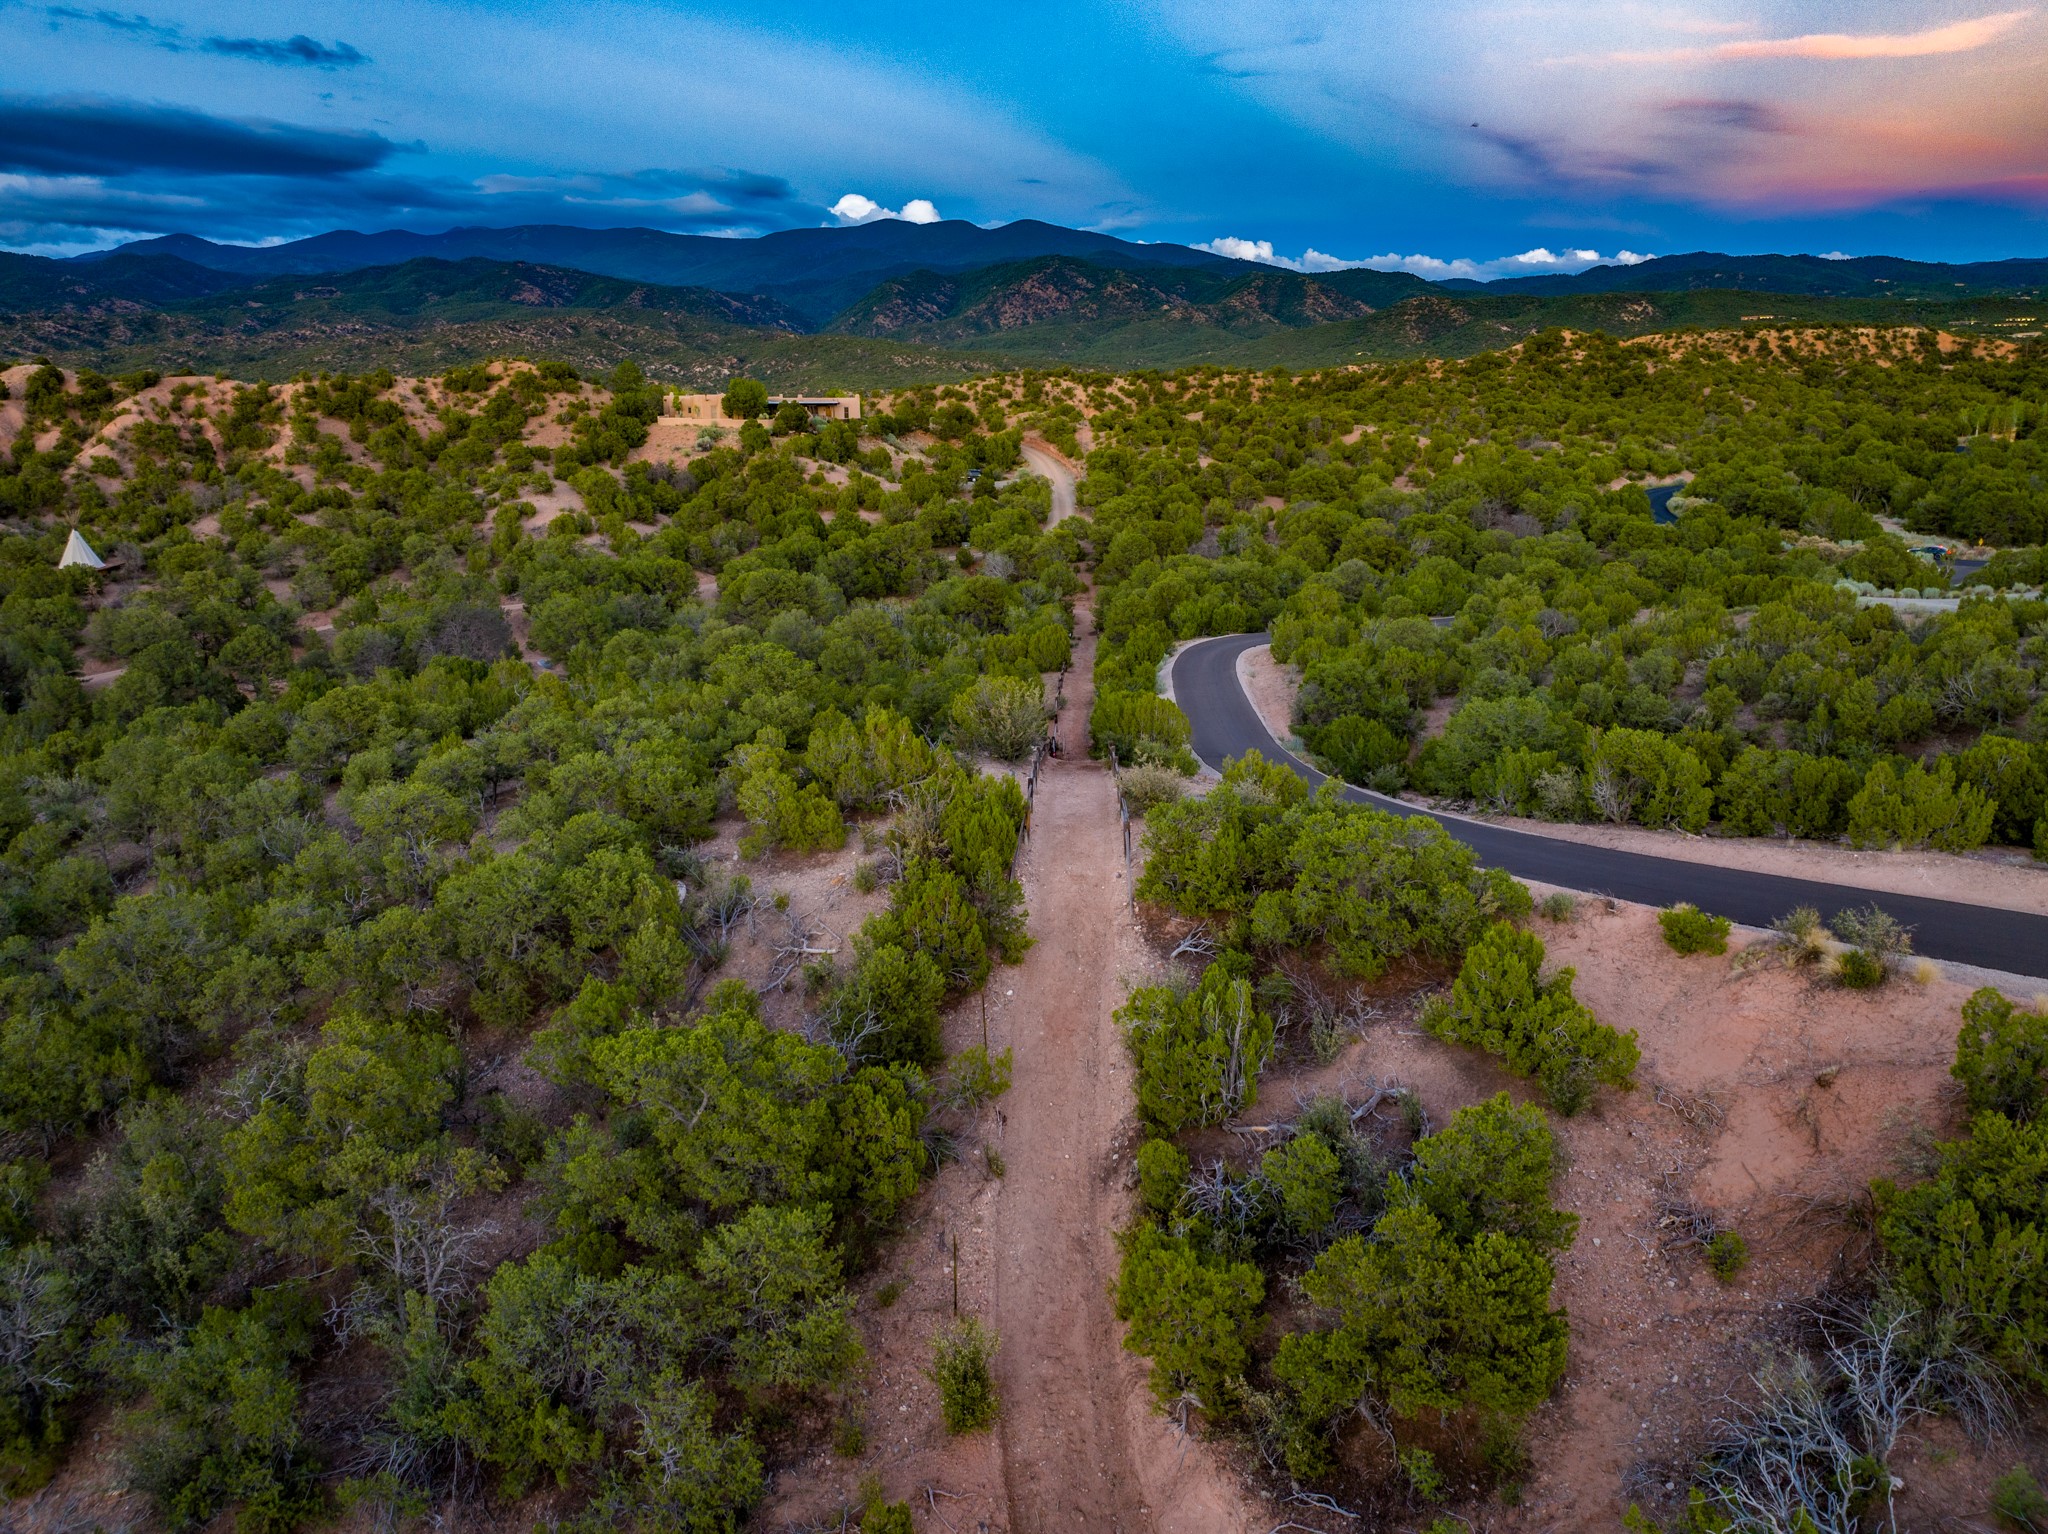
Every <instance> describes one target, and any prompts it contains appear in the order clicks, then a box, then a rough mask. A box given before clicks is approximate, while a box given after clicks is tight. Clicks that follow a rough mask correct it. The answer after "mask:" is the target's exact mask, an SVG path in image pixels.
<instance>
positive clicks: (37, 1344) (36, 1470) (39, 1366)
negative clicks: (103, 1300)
mask: <svg viewBox="0 0 2048 1534" xmlns="http://www.w3.org/2000/svg"><path fill="white" fill-rule="evenodd" d="M85 1316H86V1307H85V1306H84V1305H83V1304H82V1303H81V1296H80V1294H79V1286H78V1284H77V1282H76V1281H75V1280H74V1278H73V1277H72V1275H71V1274H70V1273H69V1272H67V1271H66V1269H65V1265H64V1263H63V1262H62V1260H61V1259H60V1258H59V1257H58V1256H57V1254H56V1253H54V1252H53V1251H52V1250H51V1249H50V1248H49V1247H48V1246H45V1245H42V1244H40V1243H38V1244H33V1245H23V1246H16V1247H13V1248H11V1249H7V1250H4V1251H0V1490H5V1491H6V1492H7V1493H8V1494H9V1495H18V1494H19V1493H21V1492H24V1491H29V1490H33V1489H34V1488H35V1487H36V1486H37V1485H40V1484H41V1483H42V1482H43V1481H44V1480H45V1479H47V1477H48V1475H49V1473H50V1469H51V1467H52V1464H53V1460H54V1456H55V1455H56V1453H57V1451H58V1449H59V1448H60V1447H61V1446H62V1445H63V1442H64V1430H65V1420H64V1407H65V1405H66V1403H67V1402H68V1401H70V1399H71V1398H72V1396H73V1395H74V1394H75V1393H76V1392H77V1390H78V1388H79V1386H80V1384H82V1383H83V1377H82V1375H83V1369H82V1366H83V1364H84V1360H83V1359H82V1358H80V1357H79V1356H78V1355H79V1353H80V1350H81V1346H82V1343H83V1341H84V1337H83V1335H82V1334H83V1326H82V1322H83V1321H84V1319H85Z"/></svg>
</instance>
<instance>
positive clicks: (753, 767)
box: [734, 742, 846, 858]
mask: <svg viewBox="0 0 2048 1534" xmlns="http://www.w3.org/2000/svg"><path fill="white" fill-rule="evenodd" d="M783 759H784V752H783V751H782V748H781V745H780V743H779V742H778V743H776V744H774V745H772V746H768V745H763V746H749V747H744V748H742V752H741V753H740V754H738V755H737V756H736V758H735V765H734V778H735V781H736V783H737V789H736V794H737V797H738V802H739V810H740V813H741V814H742V815H744V816H745V817H746V820H747V831H746V834H745V835H744V836H742V837H741V838H740V851H741V852H742V853H743V854H745V855H746V856H747V857H750V858H751V857H759V856H760V855H761V854H762V853H764V852H766V851H768V850H769V849H770V848H772V847H784V848H787V849H789V850H790V851H792V852H819V851H825V850H829V849H831V848H834V847H841V846H844V845H845V843H846V822H845V821H843V820H842V819H840V816H839V806H838V805H836V804H834V803H833V802H832V799H831V797H830V796H829V795H828V794H827V793H826V792H825V790H824V789H823V788H822V787H821V786H820V785H818V784H816V783H804V784H801V785H800V784H798V782H797V780H796V779H795V778H794V777H793V776H791V775H790V773H789V772H788V771H787V770H785V768H784V767H783V765H782V764H783Z"/></svg>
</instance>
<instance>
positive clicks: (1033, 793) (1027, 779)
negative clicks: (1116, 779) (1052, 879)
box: [1010, 666, 1067, 879]
mask: <svg viewBox="0 0 2048 1534" xmlns="http://www.w3.org/2000/svg"><path fill="white" fill-rule="evenodd" d="M1066 701H1067V668H1066V667H1065V666H1062V667H1060V674H1059V677H1058V679H1057V681H1056V682H1055V683H1054V685H1053V710H1052V714H1051V716H1050V717H1049V718H1048V719H1047V720H1046V725H1045V738H1044V739H1043V740H1041V741H1040V742H1039V743H1038V744H1037V745H1035V746H1033V747H1032V748H1031V765H1030V766H1029V767H1027V768H1026V769H1025V770H1024V820H1023V823H1022V824H1021V825H1019V826H1018V827H1017V841H1016V845H1014V846H1013V847H1011V848H1010V877H1011V878H1013V879H1014V878H1015V877H1016V876H1017V859H1018V858H1020V857H1021V856H1023V853H1024V844H1025V843H1026V842H1027V841H1029V840H1030V839H1031V811H1032V808H1033V806H1035V805H1036V804H1037V803H1038V773H1039V769H1040V768H1042V767H1043V766H1044V765H1045V759H1046V758H1047V757H1048V756H1058V755H1060V754H1061V747H1060V711H1061V710H1062V709H1063V708H1065V706H1066Z"/></svg>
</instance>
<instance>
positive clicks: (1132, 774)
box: [1117, 762, 1187, 817]
mask: <svg viewBox="0 0 2048 1534" xmlns="http://www.w3.org/2000/svg"><path fill="white" fill-rule="evenodd" d="M1117 786H1118V787H1119V788H1120V789H1122V790H1123V795H1124V803H1126V804H1128V805H1129V806H1130V807H1131V813H1132V814H1133V815H1137V816H1140V817H1142V816H1145V815H1148V814H1150V813H1151V812H1152V811H1153V810H1156V809H1157V808H1159V806H1160V805H1162V804H1178V803H1179V802H1180V800H1181V799H1182V797H1183V796H1184V795H1185V794H1186V793H1187V780H1186V779H1185V778H1184V777H1182V776H1181V774H1180V773H1179V772H1178V771H1177V770H1175V769H1174V768H1172V767H1169V766H1167V765H1166V764H1164V763H1163V762H1141V763H1139V764H1138V765H1137V766H1136V767H1129V768H1126V769H1125V770H1124V771H1123V772H1121V773H1119V774H1118V775H1117Z"/></svg>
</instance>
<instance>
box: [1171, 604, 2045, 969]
mask: <svg viewBox="0 0 2048 1534" xmlns="http://www.w3.org/2000/svg"><path fill="white" fill-rule="evenodd" d="M1266 642H1267V636H1266V635H1264V634H1233V635H1230V636H1228V637H1225V638H1222V639H1206V640H1203V641H1202V642H1200V643H1199V644H1192V645H1189V646H1188V647H1187V648H1186V649H1185V650H1183V651H1181V653H1180V654H1179V655H1178V656H1177V657H1175V659H1174V662H1173V691H1174V696H1175V698H1176V699H1178V700H1179V703H1180V706H1181V708H1182V710H1183V711H1184V712H1185V713H1186V714H1187V716H1188V720H1189V722H1190V723H1191V724H1193V726H1194V746H1195V754H1196V755H1197V756H1199V757H1200V758H1201V759H1202V760H1203V761H1205V762H1207V763H1208V764H1209V765H1210V766H1211V767H1215V768H1218V769H1221V767H1222V766H1223V762H1224V759H1225V758H1226V757H1232V756H1242V755H1243V754H1244V753H1245V752H1247V751H1256V752H1257V753H1258V754H1259V755H1261V756H1263V757H1266V758H1268V759H1270V760H1272V761H1276V762H1282V763H1285V764H1286V765H1287V766H1289V767H1291V768H1293V769H1294V770H1295V771H1296V772H1297V773H1299V774H1300V775H1301V776H1302V777H1304V778H1306V779H1307V780H1308V781H1309V782H1310V783H1311V784H1319V783H1321V782H1322V781H1323V775H1322V774H1321V773H1319V772H1317V771H1316V770H1315V769H1314V768H1313V767H1311V766H1309V765H1308V764H1307V763H1306V762H1303V761H1301V760H1299V759H1298V758H1296V757H1295V756H1293V755H1292V754H1290V753H1289V752H1288V751H1287V750H1285V749H1284V748H1283V747H1282V746H1281V745H1280V744H1279V743H1278V742H1277V741H1275V740H1274V739H1273V736H1272V733H1271V732H1270V731H1268V730H1267V728H1266V726H1265V722H1264V721H1263V720H1261V719H1260V718H1259V715H1258V711H1257V710H1256V709H1254V708H1253V707H1252V705H1251V700H1250V699H1249V698H1247V697H1246V696H1245V695H1244V689H1243V688H1242V687H1240V686H1239V685H1238V681H1237V657H1238V656H1239V655H1241V654H1243V653H1244V652H1245V651H1246V650H1249V649H1251V648H1252V647H1253V646H1255V645H1262V644H1265V643H1266ZM1344 797H1345V798H1347V799H1349V800H1351V801H1352V802H1353V803H1356V804H1369V805H1371V806H1373V807H1374V808H1375V809H1381V810H1389V811H1391V812H1393V813H1394V814H1397V815H1408V816H1413V817H1416V818H1420V819H1429V818H1432V817H1430V816H1428V815H1427V814H1426V813H1425V812H1424V811H1422V810H1419V809H1417V808H1415V807H1414V806H1413V805H1408V804H1403V803H1401V801H1399V800H1398V799H1389V798H1387V797H1385V796H1384V795H1381V794H1374V793H1368V792H1366V791H1365V790H1364V789H1361V788H1353V787H1351V786H1350V785H1349V784H1345V785H1344ZM1440 824H1441V825H1442V826H1443V828H1444V829H1445V830H1446V831H1448V832H1450V833H1451V835H1452V836H1455V837H1456V838H1457V839H1458V840H1459V841H1461V842H1463V843H1465V845H1466V846H1468V847H1470V848H1471V849H1472V850H1473V851H1474V852H1476V853H1478V854H1479V857H1480V861H1481V862H1483V863H1485V864H1486V865H1487V866H1489V867H1492V868H1504V869H1506V870H1507V871H1508V872H1509V873H1511V874H1514V875H1515V876H1516V877H1518V878H1523V879H1535V880H1538V881H1540V882H1541V883H1544V884H1557V885H1562V886H1564V887H1565V888H1566V889H1575V890H1584V891H1586V892H1588V893H1589V894H1597V895H1612V896H1614V897H1615V898H1616V899H1619V900H1632V901H1636V902H1639V903H1640V904H1643V905H1653V906H1668V905H1673V904H1676V903H1677V902H1678V901H1681V900H1689V901H1691V902H1692V903H1693V904H1694V905H1696V906H1698V907H1699V908H1700V909H1701V910H1703V911H1711V912H1713V913H1714V914H1715V915H1717V916H1726V917H1728V918H1730V919H1731V920H1734V921H1737V922H1741V923H1742V924H1743V925H1745V926H1750V927H1767V926H1769V925H1770V924H1771V923H1772V922H1773V921H1775V920H1776V919H1777V918H1778V917H1780V916H1783V915H1784V914H1785V913H1786V912H1787V911H1790V910H1792V909H1794V908H1795V907H1797V906H1812V907H1813V908H1814V909H1815V910H1817V911H1819V912H1820V913H1821V915H1822V916H1823V917H1827V916H1832V915H1833V914H1834V913H1835V912H1837V911H1841V910H1845V909H1847V908H1849V907H1851V906H1866V905H1870V904H1872V903H1873V902H1874V903H1876V904H1877V905H1879V906H1881V907H1883V909H1885V910H1886V911H1888V912H1890V913H1891V914H1892V915H1893V916H1894V917H1896V918H1897V919H1898V920H1900V921H1902V922H1904V923H1905V924H1906V925H1907V926H1909V927H1911V928H1912V929H1913V948H1914V951H1915V952H1916V953H1923V954H1926V955H1928V956H1929V957H1931V958H1936V959H1950V960H1953V961H1955V962H1957V963H1960V964H1975V965H1978V966H1980V967H1982V968H1985V969H1997V970H2005V971H2007V972H2008V973H2011V974H2017V975H2037V976H2048V916H2043V915H2036V914H2033V913H2030V912H2025V911H2007V910H2002V909H1999V908H1996V907H1992V906H1973V905H1964V904H1961V903H1959V902H1956V901H1952V900H1928V899H1925V898H1923V897H1921V896H1917V895H1899V894H1894V893H1892V892H1891V891H1888V890H1865V889H1858V888H1856V887H1855V886H1853V885H1841V884H1823V883H1820V882H1819V881H1817V880H1813V879H1788V878H1784V877H1782V876H1780V875H1777V874H1760V873H1746V872H1743V871H1741V870H1739V869H1730V868H1714V867H1711V866H1709V865H1706V864H1703V863H1687V862H1680V861H1677V860H1675V859H1671V858H1658V857H1649V856H1646V855H1645V854H1643V853H1639V852H1622V851H1618V850H1616V849H1614V848H1610V847H1589V846H1586V845H1585V844H1583V843H1581V842H1569V841H1562V840H1559V839H1558V838H1555V837H1549V836H1535V835H1531V834H1530V833H1528V832H1526V831H1511V830H1508V829H1507V828H1506V827H1504V826H1493V825H1486V824H1484V823H1481V822H1477V821H1466V820H1459V819H1455V818H1452V819H1446V820H1443V821H1441V822H1440Z"/></svg>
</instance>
